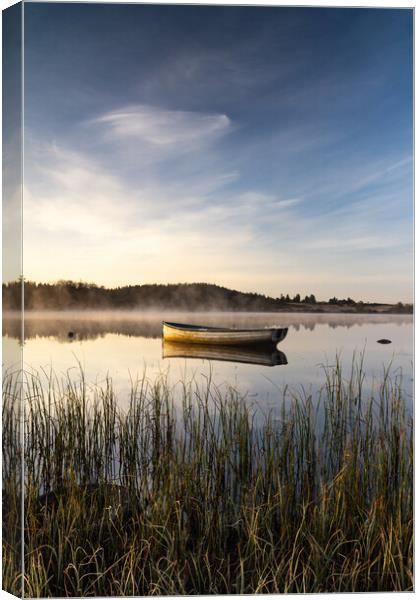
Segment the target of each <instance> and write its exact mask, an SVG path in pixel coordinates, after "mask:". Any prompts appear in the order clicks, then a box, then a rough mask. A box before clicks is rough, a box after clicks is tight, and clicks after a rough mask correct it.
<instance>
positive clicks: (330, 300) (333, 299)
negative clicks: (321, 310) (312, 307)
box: [328, 296, 338, 304]
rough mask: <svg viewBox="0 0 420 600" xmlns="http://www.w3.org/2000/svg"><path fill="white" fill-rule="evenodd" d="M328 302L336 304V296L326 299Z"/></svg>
mask: <svg viewBox="0 0 420 600" xmlns="http://www.w3.org/2000/svg"><path fill="white" fill-rule="evenodd" d="M328 304H338V298H336V297H335V296H333V297H332V298H330V299H329V300H328Z"/></svg>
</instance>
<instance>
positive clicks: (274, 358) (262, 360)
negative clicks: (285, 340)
mask: <svg viewBox="0 0 420 600" xmlns="http://www.w3.org/2000/svg"><path fill="white" fill-rule="evenodd" d="M162 356H163V358H195V359H205V360H217V361H219V360H220V361H226V362H234V363H246V364H250V365H261V366H264V367H274V366H278V365H287V358H286V355H285V354H284V352H281V351H280V350H277V349H276V348H273V347H258V348H257V347H255V348H244V347H235V346H214V345H205V344H179V343H175V342H166V341H165V342H163V352H162Z"/></svg>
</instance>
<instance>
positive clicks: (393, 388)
mask: <svg viewBox="0 0 420 600" xmlns="http://www.w3.org/2000/svg"><path fill="white" fill-rule="evenodd" d="M325 375H326V382H325V385H324V387H323V388H322V390H321V392H320V394H319V397H317V398H316V399H313V398H312V397H311V396H310V395H308V394H306V393H303V392H302V393H301V394H299V395H294V394H293V393H291V392H290V391H287V390H286V391H285V393H284V395H283V396H282V397H281V398H280V399H279V403H280V404H281V407H280V411H279V412H278V413H277V415H276V417H274V415H273V414H272V413H267V414H265V415H263V416H262V415H261V414H257V413H258V409H257V408H256V407H255V406H254V407H253V406H250V404H249V403H248V402H247V401H246V400H245V399H244V398H243V397H241V395H240V394H239V393H238V392H237V391H236V390H235V389H233V388H231V389H228V390H227V391H224V392H222V391H221V389H220V388H218V387H217V386H216V385H214V384H213V383H212V381H211V377H209V378H208V379H205V380H202V381H201V382H199V383H197V382H194V381H191V382H189V383H183V384H179V385H180V386H181V393H180V394H179V392H180V390H179V389H178V400H177V401H175V392H174V389H173V388H171V387H170V386H169V384H168V382H167V381H166V380H165V378H164V377H161V378H158V379H157V380H156V381H155V382H152V383H151V382H149V381H148V380H147V379H146V377H144V378H143V379H142V380H140V381H137V382H135V383H133V385H132V391H131V398H130V403H129V407H128V410H125V411H123V410H122V409H121V408H119V405H118V400H117V398H116V397H115V395H114V391H113V388H112V383H111V381H107V383H106V384H105V385H104V386H103V387H101V388H99V387H94V388H89V387H88V386H87V384H86V382H85V381H84V377H83V373H81V376H80V378H79V379H78V381H76V382H75V381H74V379H73V378H70V377H68V378H67V379H64V380H60V379H59V378H57V377H56V376H54V375H53V374H48V376H45V375H42V374H41V375H39V374H31V375H28V376H27V381H26V385H25V387H26V396H27V399H26V414H25V424H26V434H25V449H24V451H25V452H24V455H25V577H24V581H25V596H32V597H39V596H55V597H57V596H93V595H97V596H108V595H114V596H122V595H170V594H225V593H231V594H234V593H283V592H333V591H336V592H339V591H340V592H348V591H379V590H382V591H385V590H410V589H412V586H413V576H412V550H413V548H412V544H413V541H412V540H413V532H412V528H413V505H412V497H413V475H412V464H413V455H412V422H411V418H410V417H409V415H407V414H406V412H405V399H404V397H403V395H402V391H401V390H402V385H401V378H400V377H399V376H395V375H391V373H390V371H389V370H387V371H385V372H384V376H383V380H382V382H381V383H380V385H379V388H378V389H377V390H376V391H375V392H373V391H372V388H369V389H366V388H367V385H366V382H365V380H364V374H363V369H362V367H361V365H359V366H357V365H356V364H354V365H353V369H352V373H351V376H350V379H349V380H345V379H344V376H343V373H342V370H341V366H340V364H339V362H337V364H336V365H335V366H334V367H332V368H329V369H326V373H325ZM12 380H13V377H10V382H7V383H6V385H5V386H4V388H3V395H4V397H3V452H4V453H5V454H4V459H3V460H4V463H3V464H4V469H5V470H4V474H5V478H6V485H4V487H3V497H4V498H5V500H6V502H9V504H8V506H9V507H10V510H8V512H7V514H6V515H5V519H6V529H5V536H4V545H3V561H4V565H3V584H4V587H5V588H6V589H9V590H10V591H13V590H14V585H15V580H16V573H17V572H18V570H19V563H18V558H17V557H16V556H15V554H14V553H13V548H12V543H11V542H13V533H12V525H14V523H15V521H16V522H18V516H16V514H14V510H15V508H16V510H17V509H18V506H17V505H16V507H15V504H13V502H10V500H11V499H13V498H14V497H15V495H16V494H17V493H18V492H17V491H16V490H15V489H14V485H13V482H16V481H17V479H16V476H17V472H16V469H19V462H18V461H16V460H15V453H16V452H18V448H17V446H16V444H17V442H16V435H17V432H16V431H15V426H16V419H15V418H14V411H15V407H16V401H15V399H14V395H13V393H11V392H10V390H12V389H13V382H12ZM5 390H6V394H5V393H4V392H5ZM8 390H9V391H8ZM179 396H180V398H179ZM16 519H17V520H16Z"/></svg>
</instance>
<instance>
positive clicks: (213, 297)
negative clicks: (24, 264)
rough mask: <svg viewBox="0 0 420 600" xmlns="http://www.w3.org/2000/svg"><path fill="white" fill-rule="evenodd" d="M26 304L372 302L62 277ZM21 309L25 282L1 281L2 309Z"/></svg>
mask: <svg viewBox="0 0 420 600" xmlns="http://www.w3.org/2000/svg"><path fill="white" fill-rule="evenodd" d="M24 290H25V293H24V302H25V309H27V310H63V309H100V310H103V309H122V310H123V309H154V308H168V309H172V310H232V311H234V310H244V311H271V310H274V311H275V310H279V309H281V308H283V307H284V306H285V305H287V304H294V305H301V306H302V309H304V306H305V305H306V306H308V309H309V307H310V305H312V306H313V305H319V304H323V305H325V304H333V305H341V306H343V305H356V304H357V305H358V306H370V307H373V306H375V304H372V303H370V304H366V303H363V302H357V303H356V301H355V300H353V299H352V298H347V299H342V300H339V299H338V298H336V297H333V298H330V299H329V300H328V302H321V303H320V302H318V301H317V299H316V297H315V295H314V294H309V295H306V296H304V297H301V295H300V294H296V295H294V296H290V295H289V294H286V295H284V294H280V295H279V297H277V298H272V297H270V296H266V295H264V294H258V293H250V292H240V291H237V290H232V289H229V288H226V287H223V286H219V285H215V284H209V283H179V284H144V285H126V286H121V287H116V288H106V287H104V286H98V285H96V284H95V283H86V282H75V281H68V280H60V281H57V282H55V283H35V282H32V281H28V282H25V285H24ZM20 308H21V282H19V281H14V282H9V283H6V284H3V310H18V309H20Z"/></svg>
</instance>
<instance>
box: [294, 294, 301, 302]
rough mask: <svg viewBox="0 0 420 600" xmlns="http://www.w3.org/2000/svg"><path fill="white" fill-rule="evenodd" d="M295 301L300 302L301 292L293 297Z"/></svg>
mask: <svg viewBox="0 0 420 600" xmlns="http://www.w3.org/2000/svg"><path fill="white" fill-rule="evenodd" d="M293 302H300V294H296V296H295V297H294V298H293Z"/></svg>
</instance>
